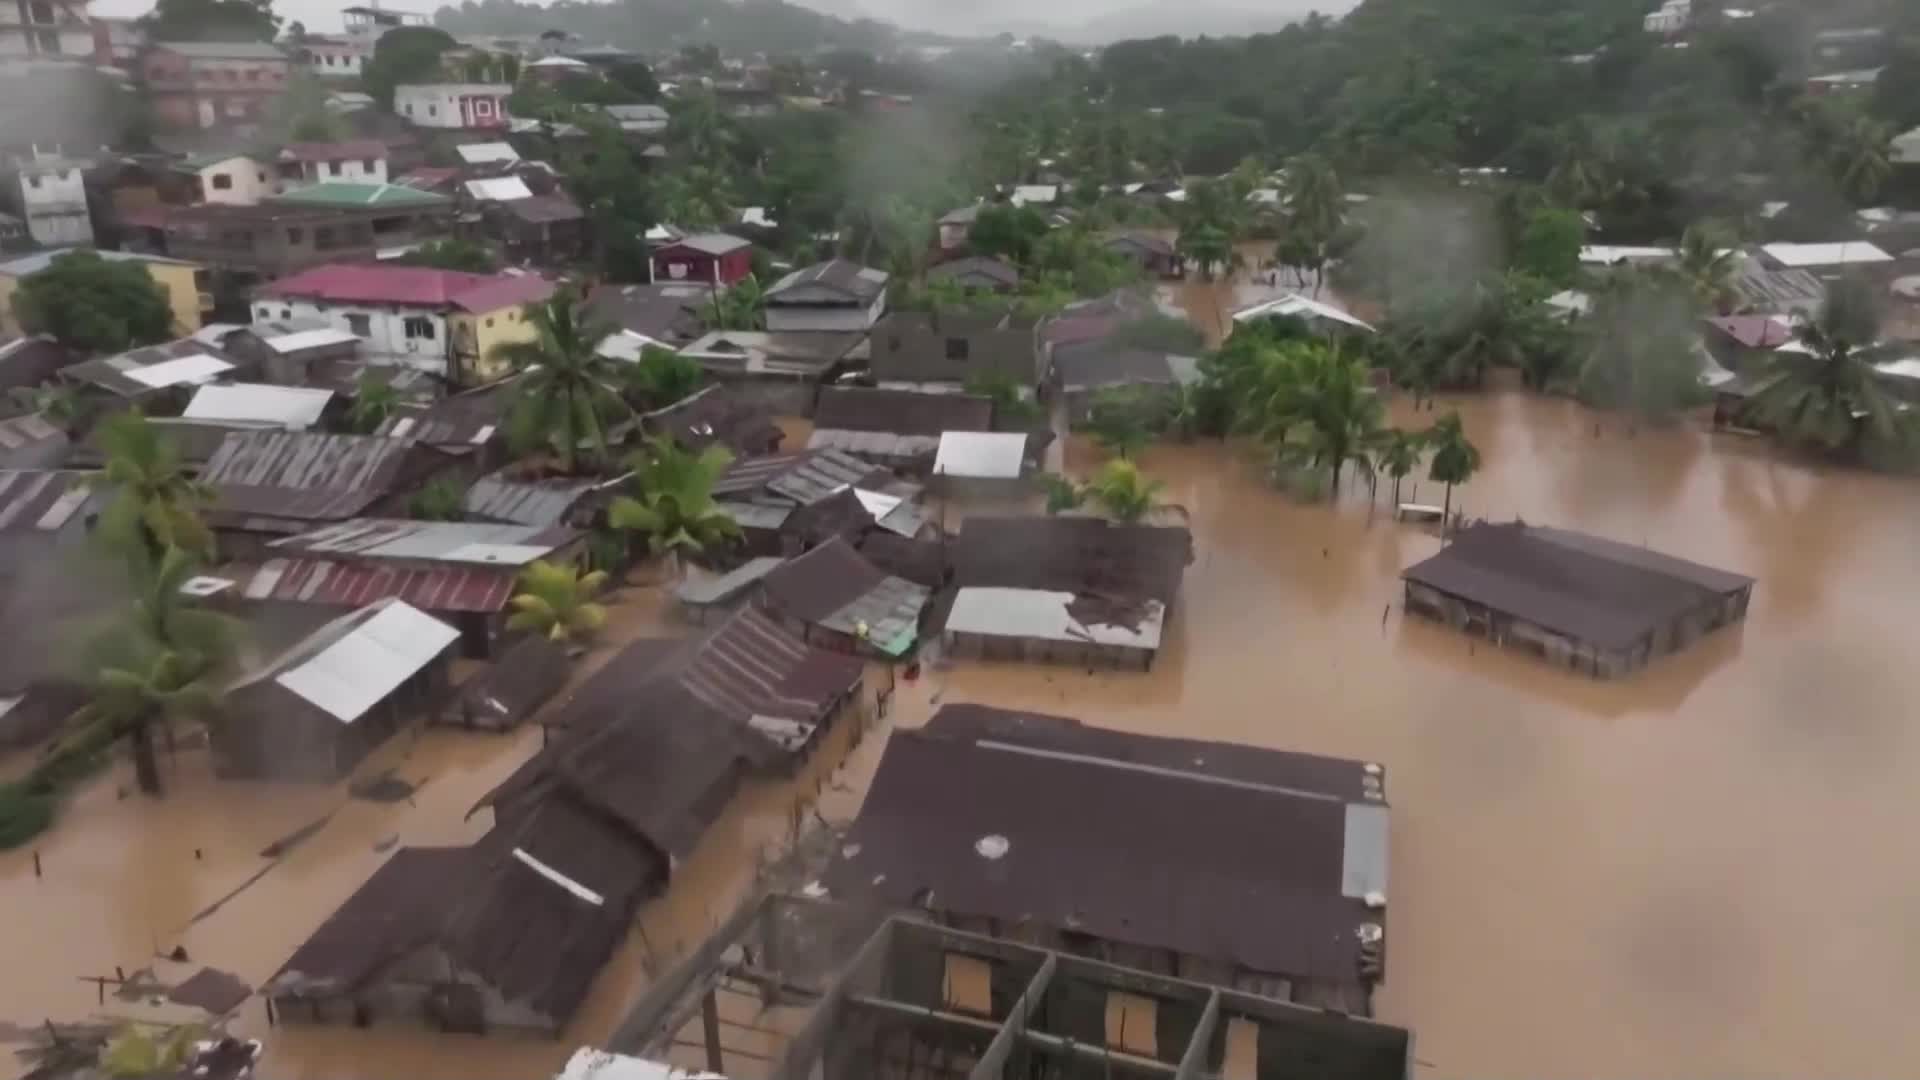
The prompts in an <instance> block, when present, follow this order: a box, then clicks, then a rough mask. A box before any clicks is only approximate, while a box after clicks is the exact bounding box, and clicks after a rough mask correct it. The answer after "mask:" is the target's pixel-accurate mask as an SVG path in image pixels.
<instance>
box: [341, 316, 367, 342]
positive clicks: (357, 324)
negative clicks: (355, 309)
mask: <svg viewBox="0 0 1920 1080" xmlns="http://www.w3.org/2000/svg"><path fill="white" fill-rule="evenodd" d="M347 332H348V333H350V334H353V335H355V336H357V337H372V336H373V317H372V316H370V315H348V316H347Z"/></svg>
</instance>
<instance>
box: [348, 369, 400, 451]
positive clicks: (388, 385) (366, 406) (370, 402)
mask: <svg viewBox="0 0 1920 1080" xmlns="http://www.w3.org/2000/svg"><path fill="white" fill-rule="evenodd" d="M399 408H400V391H398V390H396V389H394V386H393V380H392V379H390V378H388V377H387V376H385V375H382V374H379V373H377V372H374V371H367V372H365V373H363V374H362V375H361V376H360V381H359V383H358V384H357V385H355V387H354V392H353V405H352V407H351V408H349V409H348V410H347V426H348V427H351V428H352V429H353V430H355V431H357V432H359V433H361V434H362V435H371V434H373V433H374V432H376V431H378V430H380V425H381V424H384V423H386V422H387V419H388V418H389V417H391V416H392V415H393V414H394V412H395V411H396V410H398V409H399Z"/></svg>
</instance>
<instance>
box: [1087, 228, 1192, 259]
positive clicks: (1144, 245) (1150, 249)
mask: <svg viewBox="0 0 1920 1080" xmlns="http://www.w3.org/2000/svg"><path fill="white" fill-rule="evenodd" d="M1101 243H1102V244H1103V245H1104V246H1105V247H1107V248H1108V249H1113V248H1127V249H1131V250H1133V251H1139V252H1143V253H1145V254H1148V255H1159V256H1171V255H1173V254H1174V246H1173V243H1172V242H1171V241H1169V240H1167V239H1166V238H1165V237H1160V236H1155V235H1153V234H1152V233H1142V232H1122V233H1114V234H1112V235H1110V236H1108V237H1107V238H1106V239H1105V240H1103V241H1101Z"/></svg>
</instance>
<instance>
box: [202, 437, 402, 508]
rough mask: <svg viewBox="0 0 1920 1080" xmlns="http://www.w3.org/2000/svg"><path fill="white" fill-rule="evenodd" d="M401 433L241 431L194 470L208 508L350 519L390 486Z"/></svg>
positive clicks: (394, 479) (394, 478) (396, 474)
mask: <svg viewBox="0 0 1920 1080" xmlns="http://www.w3.org/2000/svg"><path fill="white" fill-rule="evenodd" d="M413 446H414V444H413V442H412V441H411V440H408V439H387V438H381V437H379V436H375V435H321V434H313V433H307V432H290V431H244V432H235V433H233V434H232V435H229V436H227V438H226V440H225V441H224V442H222V443H221V444H220V449H219V450H217V451H215V452H214V455H213V457H212V458H211V459H210V460H209V461H208V462H207V465H206V468H204V469H202V470H201V472H200V481H201V482H202V483H204V484H207V485H208V486H210V487H212V488H213V491H214V505H213V508H212V509H213V511H214V512H215V513H219V514H226V515H237V516H243V517H245V516H262V517H272V518H293V519H297V520H311V521H324V520H329V519H338V518H348V517H353V516H354V515H356V514H359V513H360V512H362V511H363V510H365V509H366V508H367V507H368V506H370V505H372V504H373V503H374V501H376V500H377V499H379V498H380V497H381V496H383V495H386V494H387V493H388V492H389V491H391V490H392V488H393V486H394V484H395V483H396V482H397V481H398V480H399V477H400V470H401V466H402V464H403V463H404V462H405V460H406V456H407V452H408V451H410V450H412V449H413Z"/></svg>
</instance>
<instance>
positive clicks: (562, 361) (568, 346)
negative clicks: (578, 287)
mask: <svg viewBox="0 0 1920 1080" xmlns="http://www.w3.org/2000/svg"><path fill="white" fill-rule="evenodd" d="M526 318H527V320H528V321H529V322H531V323H532V324H533V330H534V338H533V340H532V341H517V342H512V343H510V344H506V345H501V346H499V347H498V348H497V349H495V355H497V356H499V357H500V358H502V359H504V360H505V361H506V362H507V363H509V364H511V365H512V366H513V368H514V369H515V370H516V371H518V372H520V377H519V379H518V380H517V383H516V385H515V388H514V393H513V402H512V404H511V405H510V406H509V411H508V418H507V423H508V428H509V431H510V432H511V434H512V436H513V441H514V442H515V443H516V444H518V445H520V446H522V447H531V446H535V445H539V444H542V443H545V444H546V445H547V446H549V447H551V448H552V450H553V452H554V454H555V456H556V457H558V459H559V463H560V469H561V471H562V472H567V473H571V472H574V471H575V470H576V468H577V467H578V465H579V464H580V457H581V451H582V450H583V448H584V449H585V450H586V451H588V453H589V454H591V455H592V457H594V458H596V459H597V458H599V457H601V456H604V455H605V453H606V451H607V441H608V436H607V429H608V427H609V426H610V422H611V421H613V420H614V419H616V418H621V417H625V416H627V415H629V414H630V412H631V410H629V409H628V408H627V405H626V403H625V402H624V401H622V400H621V399H620V394H619V393H618V391H616V390H615V387H616V386H617V385H618V384H619V381H620V372H619V368H618V365H619V363H620V361H618V360H614V359H612V358H609V357H606V356H602V355H600V352H599V347H600V342H601V341H602V340H604V339H605V338H606V337H607V335H608V334H610V333H612V332H613V330H612V327H610V326H609V325H607V324H606V323H604V322H601V321H600V320H598V319H596V318H593V317H592V316H591V315H589V314H588V313H587V311H586V309H585V308H584V307H583V306H582V305H581V303H580V300H579V297H578V296H577V295H575V293H574V292H573V290H571V289H561V290H560V291H558V292H556V293H554V294H553V297H552V298H551V299H548V300H546V301H543V302H540V303H534V304H528V305H527V308H526Z"/></svg>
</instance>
